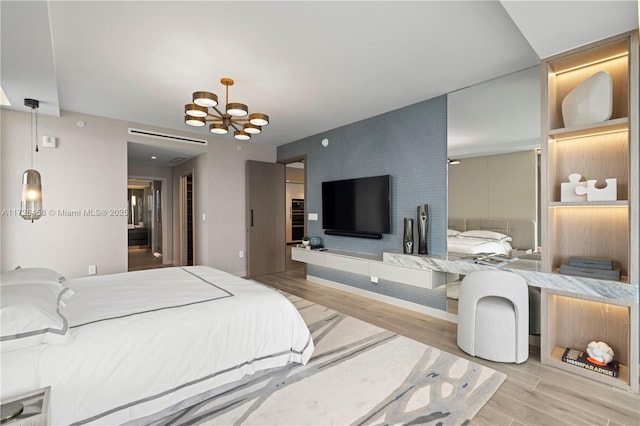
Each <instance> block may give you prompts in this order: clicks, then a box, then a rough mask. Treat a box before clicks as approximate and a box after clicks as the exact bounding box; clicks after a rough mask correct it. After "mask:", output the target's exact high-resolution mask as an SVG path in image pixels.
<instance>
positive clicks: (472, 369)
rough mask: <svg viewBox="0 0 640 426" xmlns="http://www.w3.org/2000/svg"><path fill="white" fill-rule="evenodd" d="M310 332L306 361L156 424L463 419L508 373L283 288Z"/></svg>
mask: <svg viewBox="0 0 640 426" xmlns="http://www.w3.org/2000/svg"><path fill="white" fill-rule="evenodd" d="M285 295H286V296H287V297H288V298H289V299H290V300H291V301H292V302H293V303H294V304H295V305H296V307H297V308H298V310H299V311H300V313H301V314H302V316H303V318H304V320H305V322H306V323H307V325H308V326H309V329H310V331H311V332H312V334H313V339H314V343H315V346H316V349H315V352H314V355H313V357H312V358H311V360H310V361H309V363H308V364H307V365H298V364H294V365H290V366H288V367H286V368H278V369H273V370H270V371H267V372H263V373H262V374H258V375H253V376H250V377H247V378H245V379H244V380H242V381H241V382H238V383H234V384H233V385H234V386H232V387H231V389H225V391H223V392H221V393H220V394H219V395H217V396H214V397H212V398H210V399H207V400H205V401H202V402H200V403H198V404H196V405H194V406H191V407H189V408H186V409H183V410H181V411H180V412H178V413H175V414H173V415H170V416H168V417H165V418H163V419H161V420H159V421H157V422H155V423H154V425H202V424H208V425H214V424H215V425H231V424H238V425H239V424H242V425H347V424H349V425H385V424H404V425H417V424H433V425H462V424H465V423H466V422H468V420H470V419H471V418H473V416H475V415H476V414H477V412H478V411H479V410H480V409H481V408H482V406H483V405H484V404H485V403H486V402H487V401H488V400H489V398H491V396H492V395H493V394H494V393H495V391H496V390H497V389H498V387H500V385H501V384H502V382H503V381H504V380H505V378H506V375H505V374H504V373H501V372H497V371H495V370H492V369H491V368H487V367H484V366H482V365H480V364H476V363H474V362H471V361H468V360H465V359H463V358H460V357H457V356H455V355H452V354H450V353H447V352H443V351H441V350H439V349H436V348H432V347H430V346H427V345H424V344H422V343H418V342H416V341H414V340H411V339H408V338H406V337H403V336H400V335H398V334H395V333H392V332H390V331H387V330H384V329H382V328H379V327H376V326H374V325H371V324H369V323H366V322H364V321H360V320H358V319H355V318H352V317H349V316H347V315H343V314H341V313H338V312H336V311H333V310H331V309H327V308H325V307H323V306H320V305H317V304H315V303H311V302H309V301H307V300H304V299H301V298H298V297H295V296H291V295H288V294H285Z"/></svg>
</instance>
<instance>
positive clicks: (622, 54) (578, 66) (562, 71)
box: [553, 52, 629, 75]
mask: <svg viewBox="0 0 640 426" xmlns="http://www.w3.org/2000/svg"><path fill="white" fill-rule="evenodd" d="M628 56H629V52H623V53H618V54H617V55H613V56H609V57H607V58H603V59H598V60H595V61H591V62H588V63H586V64H580V65H576V66H575V67H571V68H567V69H566V70H561V71H554V72H553V75H560V74H565V73H568V72H571V71H575V70H579V69H580V68H586V67H590V66H592V65H597V64H601V63H603V62H607V61H613V60H614V59H619V58H624V57H628Z"/></svg>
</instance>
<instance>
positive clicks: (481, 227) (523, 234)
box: [447, 218, 537, 256]
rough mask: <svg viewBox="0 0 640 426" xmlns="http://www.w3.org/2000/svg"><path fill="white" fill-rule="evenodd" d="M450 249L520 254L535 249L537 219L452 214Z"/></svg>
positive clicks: (455, 250) (452, 250) (450, 221)
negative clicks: (470, 216) (457, 216)
mask: <svg viewBox="0 0 640 426" xmlns="http://www.w3.org/2000/svg"><path fill="white" fill-rule="evenodd" d="M448 225H449V226H448V231H447V251H448V252H452V253H464V254H478V253H497V254H503V255H507V256H517V255H521V254H525V253H531V252H532V251H535V249H536V247H537V237H536V235H537V231H536V223H535V221H533V220H527V219H510V218H449V220H448Z"/></svg>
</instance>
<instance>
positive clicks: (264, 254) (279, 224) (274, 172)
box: [246, 160, 286, 277]
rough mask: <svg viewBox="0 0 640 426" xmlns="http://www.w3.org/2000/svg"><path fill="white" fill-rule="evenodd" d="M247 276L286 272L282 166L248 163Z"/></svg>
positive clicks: (283, 171)
mask: <svg viewBox="0 0 640 426" xmlns="http://www.w3.org/2000/svg"><path fill="white" fill-rule="evenodd" d="M246 173H247V221H246V223H247V276H248V277H255V276H259V275H265V274H272V273H275V272H282V271H284V270H285V248H286V241H285V220H286V210H285V166H284V164H276V163H265V162H262V161H251V160H249V161H247V169H246Z"/></svg>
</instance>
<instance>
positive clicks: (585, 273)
mask: <svg viewBox="0 0 640 426" xmlns="http://www.w3.org/2000/svg"><path fill="white" fill-rule="evenodd" d="M560 273H561V274H564V275H576V276H580V277H590V278H596V279H602V280H614V281H620V277H621V273H620V269H614V263H613V260H612V259H602V258H596V257H579V256H571V257H569V264H568V265H567V264H564V263H563V264H562V265H560Z"/></svg>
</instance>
